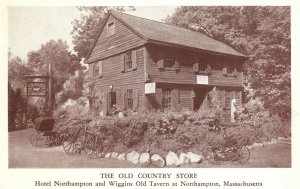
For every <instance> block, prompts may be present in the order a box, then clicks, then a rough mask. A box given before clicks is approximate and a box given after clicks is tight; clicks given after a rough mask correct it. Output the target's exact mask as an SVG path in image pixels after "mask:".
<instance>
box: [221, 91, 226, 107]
mask: <svg viewBox="0 0 300 189" xmlns="http://www.w3.org/2000/svg"><path fill="white" fill-rule="evenodd" d="M225 101H226V92H225V90H222V91H221V103H222V108H223V109H225V108H226V107H225V106H226V102H225Z"/></svg>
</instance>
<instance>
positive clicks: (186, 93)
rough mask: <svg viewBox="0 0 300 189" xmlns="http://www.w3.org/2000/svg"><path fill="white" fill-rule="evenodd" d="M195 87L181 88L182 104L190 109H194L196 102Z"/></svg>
mask: <svg viewBox="0 0 300 189" xmlns="http://www.w3.org/2000/svg"><path fill="white" fill-rule="evenodd" d="M192 91H193V89H189V88H182V89H180V90H179V93H180V105H181V106H182V107H184V108H188V109H190V110H193V109H194V102H193V98H192Z"/></svg>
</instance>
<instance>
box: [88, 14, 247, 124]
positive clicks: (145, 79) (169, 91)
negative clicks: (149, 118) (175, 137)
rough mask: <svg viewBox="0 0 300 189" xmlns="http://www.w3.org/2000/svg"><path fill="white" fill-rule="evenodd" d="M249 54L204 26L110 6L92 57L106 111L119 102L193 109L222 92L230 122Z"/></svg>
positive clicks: (90, 61) (95, 84)
mask: <svg viewBox="0 0 300 189" xmlns="http://www.w3.org/2000/svg"><path fill="white" fill-rule="evenodd" d="M245 60H246V57H245V56H244V55H243V54H241V53H239V52H237V51H236V50H234V49H233V48H231V47H229V46H228V45H226V44H224V43H222V42H220V41H217V40H215V39H213V38H211V37H208V36H207V35H205V34H202V33H200V32H195V31H192V30H188V29H185V28H181V27H178V26H173V25H169V24H165V23H162V22H157V21H152V20H148V19H144V18H140V17H136V16H131V15H128V14H124V13H119V12H113V11H111V12H109V13H108V14H107V16H106V18H105V24H103V25H102V27H101V31H99V36H98V39H97V40H96V43H95V44H94V47H93V49H92V50H91V52H90V53H89V55H88V57H87V61H86V62H87V63H88V64H89V68H90V74H92V77H93V82H92V84H91V87H90V89H91V90H94V91H96V92H97V93H98V94H99V93H100V94H102V95H101V99H102V100H101V101H99V103H102V107H103V110H104V112H107V111H108V110H109V109H110V108H112V107H113V106H114V105H116V106H118V107H120V108H126V109H135V108H139V107H143V108H147V109H150V110H151V109H167V108H172V106H180V107H187V108H189V109H192V110H197V109H199V108H202V109H205V108H207V107H209V103H210V94H211V93H212V92H213V91H215V92H216V93H217V94H218V95H219V96H218V98H219V100H220V102H221V106H222V109H223V118H224V121H225V122H230V121H233V120H231V119H232V117H231V116H230V115H231V114H232V103H236V104H237V105H239V104H241V100H242V99H241V98H242V90H243V72H242V64H243V62H244V61H245Z"/></svg>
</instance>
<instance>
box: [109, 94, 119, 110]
mask: <svg viewBox="0 0 300 189" xmlns="http://www.w3.org/2000/svg"><path fill="white" fill-rule="evenodd" d="M108 102H109V105H108V107H109V109H111V108H113V107H114V106H115V105H116V104H117V93H116V92H110V93H109V100H108Z"/></svg>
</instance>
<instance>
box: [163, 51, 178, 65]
mask: <svg viewBox="0 0 300 189" xmlns="http://www.w3.org/2000/svg"><path fill="white" fill-rule="evenodd" d="M174 65H175V58H174V54H171V53H164V67H166V68H173V67H174Z"/></svg>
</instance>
